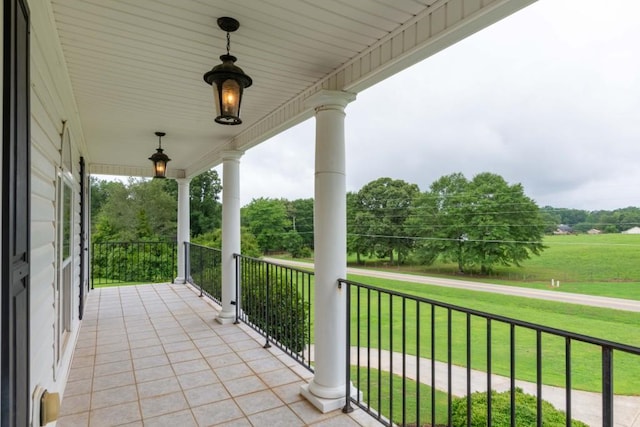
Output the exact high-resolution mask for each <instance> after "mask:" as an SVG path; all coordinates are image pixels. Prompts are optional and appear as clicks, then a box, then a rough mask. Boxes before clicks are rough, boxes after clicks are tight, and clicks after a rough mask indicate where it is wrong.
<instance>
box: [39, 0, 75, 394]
mask: <svg viewBox="0 0 640 427" xmlns="http://www.w3.org/2000/svg"><path fill="white" fill-rule="evenodd" d="M29 7H30V10H31V117H32V119H31V144H32V145H31V189H32V190H31V328H30V329H31V341H30V345H31V361H30V362H31V363H30V366H31V390H32V391H33V390H34V389H35V387H36V385H40V386H42V387H44V388H46V389H48V390H49V391H51V392H60V393H61V394H62V393H63V392H64V386H65V383H66V377H67V373H68V368H69V366H70V363H71V357H72V352H73V349H74V347H75V341H76V338H77V332H78V328H79V321H78V301H79V300H78V298H79V296H78V295H79V272H80V270H79V262H80V258H79V255H80V254H79V249H78V244H79V242H80V237H79V234H80V226H79V221H80V212H79V210H80V205H79V202H80V199H79V190H80V184H79V182H80V177H79V159H80V155H81V152H80V148H79V147H81V146H82V147H83V146H84V144H81V142H82V132H81V129H80V126H79V120H78V116H77V113H76V111H77V107H76V105H75V101H74V99H73V95H72V92H71V85H70V83H69V79H68V74H67V70H66V66H65V64H64V60H63V57H62V51H61V47H60V44H59V39H58V35H57V32H56V31H55V28H54V26H53V15H52V13H51V6H50V4H49V1H48V0H30V1H29ZM63 121H67V126H69V130H70V132H71V143H72V153H73V159H72V163H73V193H74V196H73V197H74V198H73V204H72V206H73V219H74V221H73V223H74V226H73V231H72V236H73V237H72V248H73V249H72V250H73V253H74V260H73V265H74V271H73V274H72V277H73V284H72V291H73V294H72V295H71V307H72V309H73V313H72V325H71V333H70V334H69V337H68V340H67V344H66V347H65V348H64V352H63V353H62V355H61V357H60V360H59V361H58V362H57V361H56V352H55V343H56V338H55V337H56V334H57V331H56V329H55V328H56V309H57V307H56V301H55V298H54V295H55V293H54V292H55V286H56V280H57V274H58V272H57V263H56V256H57V255H56V254H57V249H56V248H57V244H58V242H57V234H58V232H59V229H58V228H57V224H56V220H57V210H58V206H57V203H58V201H57V197H56V196H57V193H58V188H57V177H58V173H59V172H60V168H61V154H60V149H61V135H60V134H61V132H62V127H63Z"/></svg>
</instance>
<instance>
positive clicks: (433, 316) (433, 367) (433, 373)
mask: <svg viewBox="0 0 640 427" xmlns="http://www.w3.org/2000/svg"><path fill="white" fill-rule="evenodd" d="M434 390H436V306H435V305H433V304H431V425H432V426H435V425H436V394H435V393H434V392H433V391H434Z"/></svg>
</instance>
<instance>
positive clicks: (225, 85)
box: [203, 17, 253, 125]
mask: <svg viewBox="0 0 640 427" xmlns="http://www.w3.org/2000/svg"><path fill="white" fill-rule="evenodd" d="M218 27H220V29H222V30H223V31H226V32H227V54H226V55H221V56H220V60H221V61H222V64H219V65H216V66H215V67H213V68H212V69H211V71H207V72H206V73H205V74H204V76H203V77H204V81H205V82H207V83H208V84H210V85H211V86H212V87H213V96H214V102H215V105H216V113H217V117H216V118H215V121H216V123H220V124H223V125H239V124H241V123H242V120H241V119H240V103H241V102H242V92H243V91H244V89H245V88H248V87H249V86H251V84H252V83H253V81H252V80H251V77H249V76H248V75H246V74H245V73H244V71H242V68H240V67H238V66H237V65H235V62H236V61H237V58H236V57H235V56H233V55H231V54H229V47H230V45H231V36H230V35H229V33H232V32H234V31H236V30H237V29H238V28H239V27H240V23H239V22H238V21H236V20H235V19H233V18H229V17H222V18H218Z"/></svg>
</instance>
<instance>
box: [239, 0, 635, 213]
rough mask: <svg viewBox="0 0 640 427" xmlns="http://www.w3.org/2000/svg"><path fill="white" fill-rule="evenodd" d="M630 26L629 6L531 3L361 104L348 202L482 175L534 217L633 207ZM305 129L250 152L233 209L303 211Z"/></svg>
mask: <svg viewBox="0 0 640 427" xmlns="http://www.w3.org/2000/svg"><path fill="white" fill-rule="evenodd" d="M638 16H640V2H632V1H630V0H610V1H609V2H607V3H606V5H603V4H602V3H601V2H596V1H594V0H546V1H545V0H541V1H539V2H538V3H535V4H533V5H532V6H530V7H528V8H526V9H525V10H523V11H521V12H519V13H517V14H516V15H513V16H511V17H509V18H507V19H505V20H503V21H501V22H499V23H497V24H495V25H494V26H492V27H490V28H487V29H485V30H483V31H482V32H480V33H478V34H476V35H474V36H471V37H470V38H468V39H466V40H463V41H462V42H460V43H458V44H457V45H455V46H453V47H451V48H449V49H447V50H445V51H443V52H440V53H438V54H437V55H434V56H433V57H431V58H428V59H427V60H425V61H423V62H422V63H420V64H417V65H416V66H414V67H411V68H410V69H408V70H405V71H404V72H402V73H401V74H399V75H396V76H394V77H392V78H390V79H388V80H387V81H385V82H382V83H381V84H379V85H377V86H375V87H373V88H370V89H368V90H367V91H365V92H362V93H360V94H359V95H358V99H357V100H356V101H355V102H354V103H352V104H351V105H349V106H348V107H347V121H346V140H347V187H348V190H350V191H357V190H358V189H359V188H360V187H362V186H363V185H364V184H366V183H367V182H369V181H371V180H373V179H376V178H378V177H381V176H389V177H392V178H396V179H404V180H406V181H409V182H412V183H416V184H418V185H419V186H420V188H421V189H422V190H425V189H427V187H428V186H429V184H431V182H433V181H434V180H436V179H437V178H439V177H440V176H442V175H445V174H450V173H454V172H462V173H464V174H465V175H467V176H468V177H471V176H473V175H474V174H476V173H478V172H483V171H490V172H495V173H499V174H501V175H503V176H504V177H505V178H506V179H507V180H509V181H510V182H521V183H522V184H523V185H524V188H525V192H526V193H527V194H528V195H529V196H531V197H532V198H534V199H535V200H536V201H537V202H538V203H539V204H540V205H553V206H557V207H576V208H583V209H615V208H619V207H625V206H629V205H636V206H638V205H640V199H639V193H638V191H637V188H638V186H639V184H640V168H638V167H637V164H638V159H640V117H639V114H640V113H639V112H640V79H638V76H639V75H640V44H639V43H638V42H637V41H638V40H640V25H637V17H638ZM390 99H392V100H393V104H392V105H389V104H388V100H390ZM314 126H315V124H314V121H313V120H310V121H307V122H305V123H303V124H301V125H299V126H297V127H296V128H294V129H291V130H289V131H287V132H285V133H283V134H281V135H278V136H277V137H275V138H273V139H272V140H270V141H267V142H265V143H263V144H261V145H260V146H258V147H255V148H253V149H251V150H250V151H248V152H247V154H246V155H245V156H244V157H243V159H242V161H241V165H242V166H241V167H242V169H241V174H242V178H241V179H242V189H241V195H242V203H243V204H246V203H248V202H249V201H251V199H252V198H256V197H285V198H288V199H296V198H302V197H313V168H314V160H313V159H314Z"/></svg>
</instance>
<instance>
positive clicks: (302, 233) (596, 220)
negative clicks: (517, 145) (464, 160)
mask: <svg viewBox="0 0 640 427" xmlns="http://www.w3.org/2000/svg"><path fill="white" fill-rule="evenodd" d="M91 190H92V198H91V202H92V203H91V205H92V206H91V207H92V239H93V241H101V242H106V241H125V242H128V241H175V239H176V220H177V214H176V213H177V185H176V183H175V181H173V180H141V179H130V180H129V181H128V182H127V183H122V182H118V181H103V180H97V179H92V181H91ZM221 191H222V185H221V182H220V178H219V177H218V174H217V172H216V171H214V170H211V171H208V172H205V173H203V174H202V175H200V176H198V177H195V178H194V179H193V180H192V181H191V184H190V200H191V203H190V205H191V206H190V211H191V218H190V219H191V239H192V241H194V242H196V243H201V244H205V245H209V246H214V247H219V246H220V237H221V233H220V226H221V212H222V209H221V202H220V193H221ZM346 197H347V234H348V235H347V250H348V252H349V253H351V254H355V255H357V257H358V258H360V257H361V256H362V257H365V256H366V257H374V258H380V259H388V260H389V262H391V263H396V262H398V263H403V262H406V261H410V262H412V263H421V264H430V263H433V262H435V261H436V260H440V261H446V262H456V263H458V265H459V268H460V270H464V269H467V268H468V269H477V270H479V271H482V272H484V271H489V270H491V268H492V266H494V265H512V264H515V265H518V264H519V262H520V261H523V260H525V259H527V258H529V257H530V256H531V255H537V254H539V253H540V252H541V251H542V250H544V246H543V244H542V243H541V242H542V237H543V235H544V234H545V233H547V234H550V233H553V232H554V231H555V230H556V229H557V228H558V227H559V226H560V225H565V226H567V227H571V229H572V230H573V231H575V232H587V231H588V230H590V229H592V228H595V229H598V230H600V231H602V232H605V233H617V232H621V231H624V230H627V229H629V228H631V227H634V226H640V208H636V207H627V208H623V209H616V210H613V211H587V210H579V209H567V208H554V207H550V206H545V207H544V208H539V207H538V206H537V205H536V203H535V202H534V201H533V200H532V199H531V198H529V197H528V196H526V195H525V192H524V188H523V187H522V185H521V184H509V183H507V182H506V181H505V180H504V179H503V178H502V177H501V176H499V175H496V174H492V173H486V172H485V173H481V174H478V175H476V176H474V177H473V178H472V179H467V178H466V177H464V175H462V174H460V173H455V174H451V175H447V176H443V177H441V178H439V179H438V180H436V181H435V182H433V183H432V184H431V185H430V187H429V188H428V189H427V190H425V191H421V190H420V189H419V187H418V186H417V185H416V184H411V183H407V182H405V181H402V180H396V179H392V178H379V179H376V180H374V181H371V182H370V183H368V184H366V185H365V186H363V187H362V188H361V189H360V190H359V191H357V192H349V193H348V194H347V195H346ZM313 203H314V202H313V199H310V198H309V199H296V200H292V201H290V200H287V199H284V198H281V199H272V198H258V199H254V200H252V201H251V202H250V203H249V204H247V205H246V206H244V207H242V209H241V223H242V227H243V229H242V250H243V253H246V254H249V255H252V256H256V255H259V254H261V253H275V252H288V253H290V254H292V255H293V256H294V257H307V256H310V255H311V254H312V252H313V248H314V229H313Z"/></svg>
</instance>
